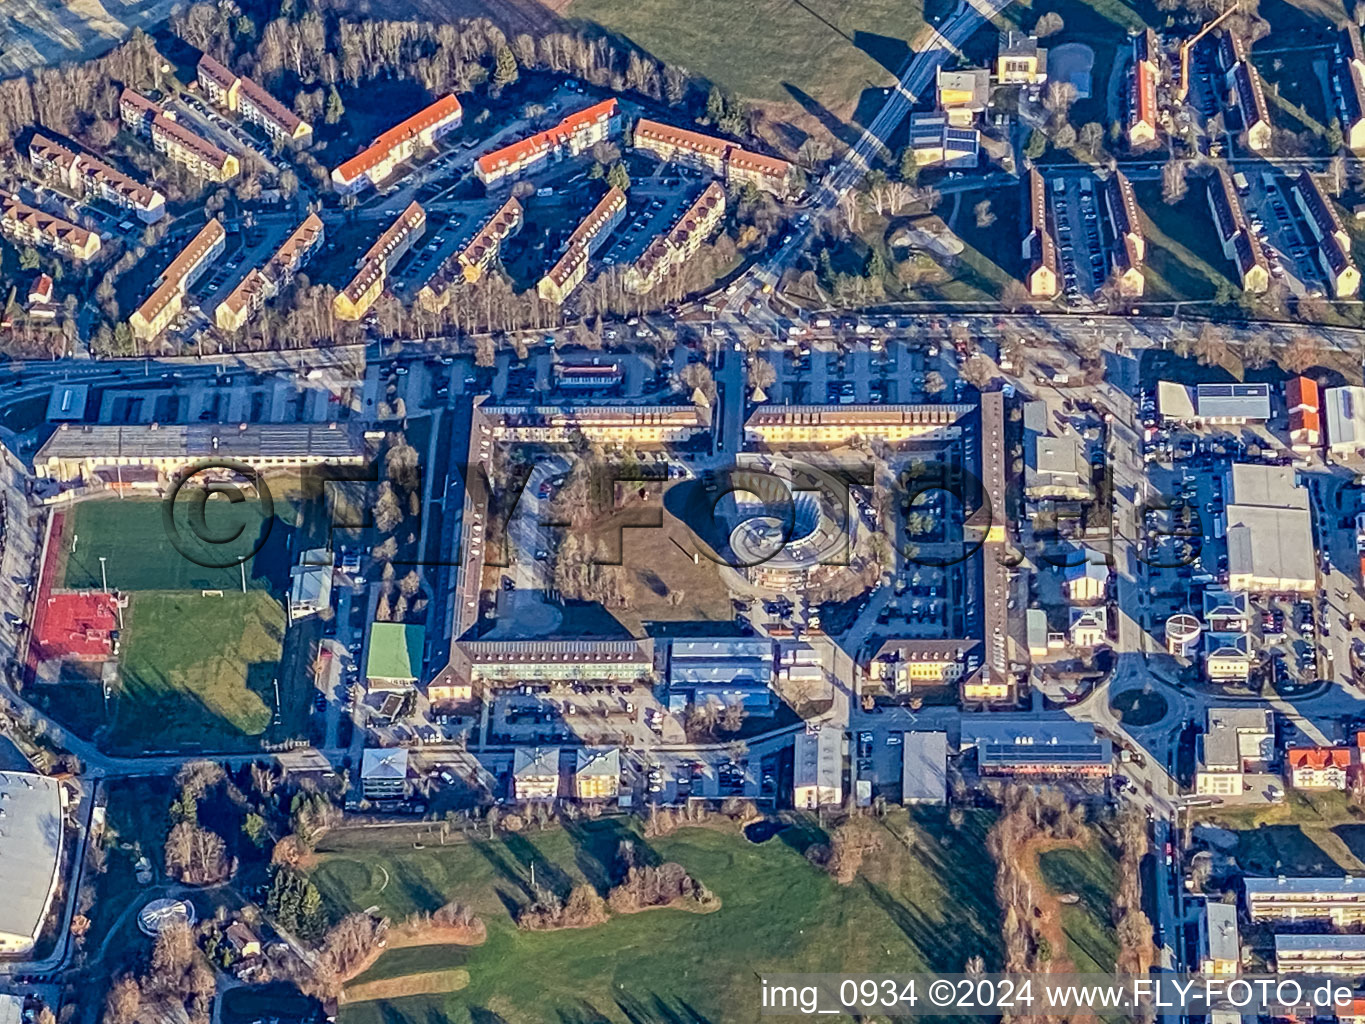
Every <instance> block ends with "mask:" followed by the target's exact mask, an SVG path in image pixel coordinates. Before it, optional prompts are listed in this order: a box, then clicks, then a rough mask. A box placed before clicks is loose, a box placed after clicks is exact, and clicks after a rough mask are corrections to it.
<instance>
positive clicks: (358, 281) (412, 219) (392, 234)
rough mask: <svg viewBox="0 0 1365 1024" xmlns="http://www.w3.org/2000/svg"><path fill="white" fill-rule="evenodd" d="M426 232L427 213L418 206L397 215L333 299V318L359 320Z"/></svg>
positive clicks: (412, 204)
mask: <svg viewBox="0 0 1365 1024" xmlns="http://www.w3.org/2000/svg"><path fill="white" fill-rule="evenodd" d="M426 229H427V215H426V211H424V210H423V209H422V207H421V206H419V205H418V204H417V203H409V204H408V208H407V209H406V210H404V211H403V212H402V213H401V214H399V215H398V219H397V220H395V221H394V222H393V223H392V224H391V225H389V228H388V230H387V231H385V232H384V233H383V234H382V235H380V236H379V239H378V240H377V241H376V242H375V243H374V245H372V246H370V248H369V251H368V252H366V253H365V255H364V256H363V257H361V260H360V264H359V269H358V270H357V271H356V275H355V277H353V278H351V282H350V283H349V284H348V285H346V287H345V288H343V289H342V290H341V291H339V292H337V295H336V298H335V299H334V300H333V308H334V309H335V311H336V315H337V316H338V317H339V318H340V319H342V320H359V319H360V318H361V317H363V316H364V315H365V314H366V313H368V312H369V311H370V307H371V306H373V305H374V304H375V301H376V300H377V299H378V298H379V296H381V295H383V294H384V283H385V282H386V281H387V280H388V278H389V274H391V273H393V268H394V267H395V266H396V265H397V263H398V261H399V260H401V259H402V258H403V257H404V256H405V255H406V254H407V252H408V250H409V249H411V248H412V246H413V243H415V242H417V241H418V240H419V239H420V238H421V237H422V235H423V234H424V233H425V232H426Z"/></svg>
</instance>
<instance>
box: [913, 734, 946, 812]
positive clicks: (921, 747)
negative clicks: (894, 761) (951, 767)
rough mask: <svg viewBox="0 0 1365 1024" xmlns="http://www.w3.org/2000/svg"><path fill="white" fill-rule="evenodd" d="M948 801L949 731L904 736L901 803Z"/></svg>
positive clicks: (942, 802) (944, 802) (937, 802)
mask: <svg viewBox="0 0 1365 1024" xmlns="http://www.w3.org/2000/svg"><path fill="white" fill-rule="evenodd" d="M947 802H948V734H947V733H946V732H907V733H905V734H904V735H903V736H902V737H901V803H903V804H946V803H947Z"/></svg>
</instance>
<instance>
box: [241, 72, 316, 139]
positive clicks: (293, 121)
mask: <svg viewBox="0 0 1365 1024" xmlns="http://www.w3.org/2000/svg"><path fill="white" fill-rule="evenodd" d="M241 81H242V85H241V90H242V95H243V96H245V97H246V98H247V99H248V100H249V101H250V102H251V105H252V106H254V107H255V108H256V109H257V110H259V111H260V112H261V114H262V115H263V116H264V117H266V118H268V119H269V120H270V121H272V122H273V123H274V124H275V125H277V126H278V127H279V128H281V129H282V130H283V131H284V132H285V134H286V135H293V134H294V133H295V132H297V131H298V130H299V128H300V127H301V126H303V125H304V121H303V118H301V117H299V116H298V115H297V114H295V113H294V112H293V111H292V110H290V109H289V108H288V107H286V106H285V105H284V104H283V103H281V102H280V101H279V100H277V99H276V98H275V97H274V96H272V95H271V94H270V93H268V92H266V90H265V89H264V88H263V87H262V86H260V85H258V84H257V83H256V82H255V81H253V80H252V79H250V78H243V79H242V80H241Z"/></svg>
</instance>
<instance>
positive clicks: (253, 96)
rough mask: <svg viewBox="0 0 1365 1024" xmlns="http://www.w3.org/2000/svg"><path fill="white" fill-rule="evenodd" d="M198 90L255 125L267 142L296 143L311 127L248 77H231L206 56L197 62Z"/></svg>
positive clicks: (228, 71)
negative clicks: (270, 140)
mask: <svg viewBox="0 0 1365 1024" xmlns="http://www.w3.org/2000/svg"><path fill="white" fill-rule="evenodd" d="M198 74H199V87H200V88H201V89H203V90H204V95H206V96H207V97H208V98H209V100H210V101H211V102H213V103H215V104H217V105H218V106H220V107H223V108H224V109H226V110H230V111H233V112H235V113H239V114H241V115H242V120H244V121H246V122H247V123H248V124H254V125H259V126H260V128H261V130H262V131H263V132H265V134H266V135H267V136H269V137H270V138H271V139H283V140H284V141H285V142H300V141H303V140H306V139H307V138H308V137H309V136H310V135H312V134H313V128H312V126H311V125H309V123H308V122H307V121H305V120H303V119H302V118H300V117H298V116H296V115H295V114H294V112H293V111H292V110H290V109H289V108H288V107H286V106H285V105H284V104H283V103H281V102H280V101H279V100H277V99H275V97H274V96H271V95H270V93H268V92H266V91H265V89H263V88H261V87H260V86H259V85H257V84H256V83H255V82H253V81H252V80H251V79H250V78H244V77H242V76H240V75H236V74H234V73H233V72H232V71H230V70H228V69H227V68H226V67H224V66H223V65H222V64H220V63H218V61H216V60H214V59H213V58H212V57H210V56H209V55H208V54H207V53H206V54H204V56H203V57H201V58H200V59H199V68H198Z"/></svg>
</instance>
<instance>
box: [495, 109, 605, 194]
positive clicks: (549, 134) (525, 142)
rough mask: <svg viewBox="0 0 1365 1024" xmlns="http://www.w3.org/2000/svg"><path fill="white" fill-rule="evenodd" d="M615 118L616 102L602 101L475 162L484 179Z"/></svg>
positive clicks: (563, 143)
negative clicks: (484, 176)
mask: <svg viewBox="0 0 1365 1024" xmlns="http://www.w3.org/2000/svg"><path fill="white" fill-rule="evenodd" d="M615 116H616V100H614V99H609V100H603V101H602V102H601V103H594V104H593V105H592V106H591V107H588V108H587V109H586V110H580V111H577V112H576V113H573V114H570V115H568V116H567V117H565V118H564V119H563V120H561V121H560V122H559V123H558V124H556V125H555V126H554V127H553V128H547V129H545V131H543V132H536V133H535V134H534V135H528V136H526V138H524V139H518V140H517V141H516V142H513V143H511V144H509V145H506V146H503V147H502V148H501V149H495V150H493V152H491V153H485V154H484V155H483V156H481V157H479V158H478V160H476V161H475V164H476V165H477V166H478V168H479V170H480V171H481V172H483V173H484V174H485V175H488V174H493V173H495V172H496V171H497V170H498V169H499V168H503V167H512V166H516V165H518V164H523V163H525V162H526V161H527V160H529V159H531V158H533V157H535V156H536V155H537V154H539V153H547V152H549V151H550V150H552V149H554V148H555V147H557V146H562V145H565V144H566V143H568V142H569V140H570V139H572V138H573V137H574V136H575V135H577V134H578V133H579V132H582V131H585V130H587V129H589V128H592V127H593V126H594V125H597V124H600V123H601V122H603V121H608V120H610V119H611V118H613V117H615Z"/></svg>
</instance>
